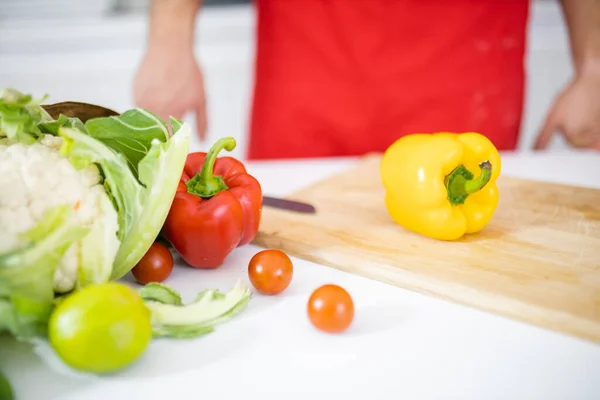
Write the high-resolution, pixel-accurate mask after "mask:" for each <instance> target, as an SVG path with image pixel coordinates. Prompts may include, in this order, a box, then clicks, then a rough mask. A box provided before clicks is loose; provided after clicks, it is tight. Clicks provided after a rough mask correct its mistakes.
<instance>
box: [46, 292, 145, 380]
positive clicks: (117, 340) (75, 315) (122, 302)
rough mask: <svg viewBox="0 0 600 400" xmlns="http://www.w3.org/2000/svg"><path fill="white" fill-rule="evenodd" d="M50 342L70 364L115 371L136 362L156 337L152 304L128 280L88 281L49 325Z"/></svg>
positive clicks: (67, 300)
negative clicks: (117, 281)
mask: <svg viewBox="0 0 600 400" xmlns="http://www.w3.org/2000/svg"><path fill="white" fill-rule="evenodd" d="M48 334H49V338H50V343H51V344H52V347H53V348H54V350H55V351H56V352H57V354H58V355H59V356H60V357H61V358H62V360H63V361H64V362H65V363H66V364H67V365H69V366H71V367H73V368H75V369H78V370H82V371H86V372H92V373H99V374H103V373H111V372H114V371H117V370H120V369H123V368H125V367H127V366H128V365H129V364H131V363H133V362H134V361H135V360H136V359H137V358H138V357H140V356H141V355H142V353H143V352H144V351H145V350H146V348H147V347H148V345H149V343H150V340H151V339H152V325H151V314H150V310H148V308H147V307H146V306H145V305H144V302H143V300H142V298H141V297H140V296H139V294H138V293H137V292H136V291H135V290H134V289H132V288H130V287H129V286H127V285H124V284H120V283H116V282H111V283H103V284H97V285H90V286H86V287H84V288H83V289H80V290H78V291H76V292H74V293H73V294H71V295H69V296H68V297H67V298H66V299H65V300H64V301H62V302H61V303H60V304H59V305H58V306H57V307H56V309H55V310H54V312H53V313H52V316H51V317H50V325H49V333H48Z"/></svg>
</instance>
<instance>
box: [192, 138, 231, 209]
mask: <svg viewBox="0 0 600 400" xmlns="http://www.w3.org/2000/svg"><path fill="white" fill-rule="evenodd" d="M235 144H236V143H235V138H233V137H225V138H221V139H219V140H217V142H216V143H215V144H214V145H213V146H212V147H211V148H210V150H208V153H207V154H206V158H205V159H204V164H202V170H201V171H200V172H199V173H197V174H196V175H194V177H193V178H192V179H190V180H189V181H187V182H186V186H187V189H188V193H191V194H195V195H196V196H199V197H202V198H203V199H210V198H211V197H213V196H214V195H216V194H217V193H219V192H220V191H222V190H227V189H229V188H228V187H227V184H225V181H224V180H223V177H222V176H220V175H215V174H214V167H215V161H216V160H217V155H218V154H219V152H220V151H221V150H223V149H225V150H227V151H231V150H233V149H235Z"/></svg>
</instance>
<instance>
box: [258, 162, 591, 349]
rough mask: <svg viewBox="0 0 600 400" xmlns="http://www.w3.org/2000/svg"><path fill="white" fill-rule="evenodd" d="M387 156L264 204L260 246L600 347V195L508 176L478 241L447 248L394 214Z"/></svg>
mask: <svg viewBox="0 0 600 400" xmlns="http://www.w3.org/2000/svg"><path fill="white" fill-rule="evenodd" d="M379 161H380V156H379V155H369V156H366V157H364V159H362V160H361V161H359V162H358V163H357V164H356V165H355V166H353V167H352V168H350V169H349V170H347V171H345V172H343V173H341V174H338V175H335V176H332V177H331V178H329V179H326V180H324V181H321V182H319V183H317V184H315V185H313V186H310V187H308V188H305V189H303V190H301V191H299V192H297V193H295V194H293V195H292V196H289V198H290V199H294V200H299V201H306V202H309V203H311V204H313V205H314V206H315V207H316V209H317V213H316V214H312V215H310V214H299V213H292V212H287V211H283V210H276V209H272V208H267V207H265V208H264V209H263V216H262V221H261V227H260V231H259V233H258V235H257V237H256V239H255V244H257V245H260V246H263V247H267V248H277V249H281V250H284V251H286V252H288V253H289V254H292V255H295V256H297V257H300V258H303V259H306V260H309V261H314V262H318V263H321V264H324V265H328V266H331V267H334V268H338V269H340V270H344V271H348V272H351V273H355V274H358V275H362V276H365V277H368V278H372V279H375V280H379V281H382V282H387V283H390V284H393V285H397V286H399V287H402V288H406V289H410V290H415V291H418V292H421V293H426V294H430V295H434V296H438V297H441V298H445V299H449V300H451V301H455V302H458V303H460V304H464V305H467V306H471V307H474V308H477V309H480V310H485V311H489V312H493V313H496V314H500V315H503V316H506V317H510V318H514V319H517V320H520V321H524V322H527V323H530V324H534V325H536V326H539V327H542V328H546V329H551V330H554V331H558V332H562V333H566V334H570V335H574V336H577V337H580V338H583V339H586V340H591V341H595V342H600V190H597V189H592V188H584V187H574V186H567V185H559V184H553V183H546V182H538V181H530V180H522V179H517V178H512V177H503V176H501V177H500V178H499V179H498V187H499V190H500V203H499V206H498V209H497V211H496V213H495V214H494V217H493V219H492V221H491V222H490V223H489V224H488V226H487V227H486V228H485V229H484V230H483V231H481V232H480V233H478V234H474V235H470V236H467V237H464V238H463V239H461V240H458V241H455V242H442V241H436V240H433V239H429V238H426V237H422V236H419V235H417V234H413V233H411V232H408V231H406V230H404V229H403V228H402V227H400V226H399V225H397V224H396V223H395V222H393V221H392V220H391V218H390V217H389V216H388V214H387V211H386V209H385V206H384V202H383V199H384V189H383V186H382V184H381V180H380V178H379Z"/></svg>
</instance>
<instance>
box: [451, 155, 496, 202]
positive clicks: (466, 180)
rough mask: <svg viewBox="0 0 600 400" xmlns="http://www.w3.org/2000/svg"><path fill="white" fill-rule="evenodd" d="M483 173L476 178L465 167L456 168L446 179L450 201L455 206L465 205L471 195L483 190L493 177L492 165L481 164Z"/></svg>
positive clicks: (487, 163) (485, 162)
mask: <svg viewBox="0 0 600 400" xmlns="http://www.w3.org/2000/svg"><path fill="white" fill-rule="evenodd" d="M479 168H480V169H481V173H480V174H479V176H477V177H476V178H475V177H474V175H473V173H472V172H471V171H469V170H468V169H467V168H466V167H465V166H464V165H459V166H458V167H456V168H455V169H454V170H453V171H452V172H451V173H450V174H449V175H448V176H447V177H446V179H445V183H446V188H447V190H448V200H450V202H451V203H452V204H453V205H459V204H464V202H465V200H466V199H467V197H469V195H470V194H473V193H476V192H478V191H480V190H481V189H483V188H484V187H485V185H487V183H488V182H489V181H490V179H491V177H492V164H491V163H490V162H489V161H487V160H486V161H484V162H482V163H481V164H479Z"/></svg>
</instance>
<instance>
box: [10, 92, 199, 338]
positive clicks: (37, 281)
mask: <svg viewBox="0 0 600 400" xmlns="http://www.w3.org/2000/svg"><path fill="white" fill-rule="evenodd" d="M39 104H40V101H39V100H33V99H32V98H31V96H27V95H24V94H22V93H20V92H18V91H15V90H11V89H9V90H5V91H2V92H0V333H2V332H3V331H6V330H8V331H9V332H12V333H13V334H14V335H16V336H20V337H32V336H39V335H45V329H46V326H47V320H48V317H49V314H50V312H51V310H52V308H53V306H54V304H55V301H56V299H57V297H59V296H60V295H61V294H66V293H70V292H72V291H74V290H77V289H79V288H81V287H84V286H86V285H89V284H94V283H103V282H108V281H110V280H115V279H119V278H121V277H123V276H124V275H125V274H127V273H128V272H129V271H130V270H131V269H132V268H133V267H134V266H135V265H136V264H137V262H138V261H139V260H140V259H141V258H142V257H143V255H144V254H145V253H146V251H147V250H148V248H150V246H151V245H152V243H153V242H154V240H155V239H156V237H157V236H158V234H159V232H160V229H161V228H162V225H163V223H164V221H165V219H166V217H167V214H168V212H169V209H170V206H171V202H172V201H173V197H174V196H175V191H176V189H177V185H178V184H179V179H180V178H181V173H182V171H183V166H184V163H185V160H186V156H187V154H188V151H189V144H190V136H191V134H190V132H191V130H190V127H189V125H186V124H183V123H181V122H180V121H177V120H175V119H171V120H170V122H171V128H172V132H174V133H173V134H171V133H170V130H169V127H168V126H167V125H166V123H165V122H164V121H163V120H161V119H160V118H159V117H157V116H156V115H154V114H152V113H149V112H147V111H146V110H143V109H133V110H128V111H126V112H125V113H123V114H121V115H119V116H114V117H96V118H90V119H87V120H86V122H85V123H83V122H82V121H81V120H80V119H78V118H71V117H67V116H65V115H60V116H59V117H58V118H57V119H54V118H53V117H51V116H50V115H49V114H48V113H47V112H46V111H45V109H44V107H42V106H40V105H39Z"/></svg>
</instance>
